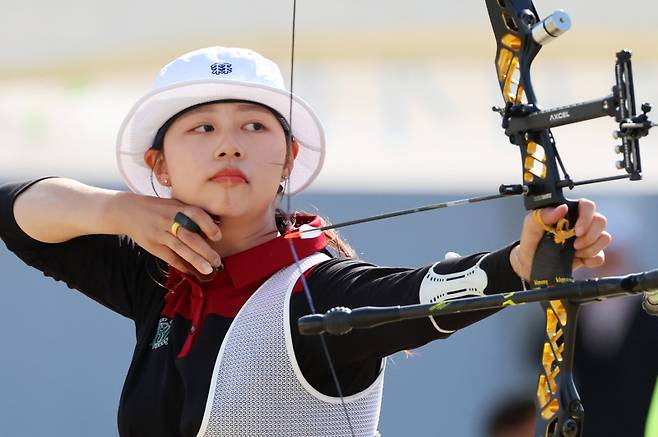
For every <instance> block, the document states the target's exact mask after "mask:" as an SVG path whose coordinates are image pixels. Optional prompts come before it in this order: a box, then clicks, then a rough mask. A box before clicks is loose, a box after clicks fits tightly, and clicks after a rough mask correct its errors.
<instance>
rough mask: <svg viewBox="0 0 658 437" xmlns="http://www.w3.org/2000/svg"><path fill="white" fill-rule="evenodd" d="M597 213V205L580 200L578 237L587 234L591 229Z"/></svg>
mask: <svg viewBox="0 0 658 437" xmlns="http://www.w3.org/2000/svg"><path fill="white" fill-rule="evenodd" d="M595 212H596V204H595V203H594V202H592V201H591V200H588V199H580V200H579V201H578V220H576V225H575V229H576V237H580V236H581V235H583V234H585V233H586V232H587V230H588V229H589V227H590V225H591V223H592V219H593V218H594V213H595Z"/></svg>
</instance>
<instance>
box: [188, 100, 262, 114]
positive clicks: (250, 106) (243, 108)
mask: <svg viewBox="0 0 658 437" xmlns="http://www.w3.org/2000/svg"><path fill="white" fill-rule="evenodd" d="M236 110H237V111H238V112H251V111H256V112H263V113H265V114H271V115H273V114H272V112H271V111H270V110H268V109H267V108H263V107H262V106H260V105H257V104H255V103H238V104H237V107H236ZM204 112H213V110H212V109H211V108H210V107H209V106H208V105H203V106H200V107H198V108H194V109H192V110H190V111H188V112H187V113H186V115H188V114H198V113H204Z"/></svg>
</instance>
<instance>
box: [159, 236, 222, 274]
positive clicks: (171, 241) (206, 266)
mask: <svg viewBox="0 0 658 437" xmlns="http://www.w3.org/2000/svg"><path fill="white" fill-rule="evenodd" d="M178 232H180V230H179V231H178ZM188 232H189V231H188ZM190 233H191V232H190ZM164 234H165V236H164V244H165V246H167V247H169V248H170V249H171V250H173V251H174V252H176V254H177V255H178V256H180V257H181V258H183V259H184V260H185V261H187V262H188V263H190V264H191V265H192V267H194V268H195V269H197V270H198V271H199V272H201V273H202V274H204V275H209V274H211V273H212V271H213V268H212V266H211V265H210V263H209V262H208V261H207V260H206V259H205V258H203V257H202V256H201V255H199V254H198V253H196V252H195V251H194V250H192V249H191V248H190V247H189V246H187V245H186V244H185V243H183V242H182V241H181V240H180V239H179V238H177V237H174V236H173V235H172V234H171V233H169V232H165V233H164Z"/></svg>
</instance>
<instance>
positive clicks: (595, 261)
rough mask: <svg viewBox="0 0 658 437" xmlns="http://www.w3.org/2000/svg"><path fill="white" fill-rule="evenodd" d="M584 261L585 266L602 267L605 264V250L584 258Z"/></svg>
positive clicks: (591, 267)
mask: <svg viewBox="0 0 658 437" xmlns="http://www.w3.org/2000/svg"><path fill="white" fill-rule="evenodd" d="M583 263H584V264H585V267H587V268H590V269H594V268H597V267H601V266H602V265H603V264H605V252H603V251H601V252H599V253H597V254H596V255H595V256H593V257H590V258H586V259H584V260H583Z"/></svg>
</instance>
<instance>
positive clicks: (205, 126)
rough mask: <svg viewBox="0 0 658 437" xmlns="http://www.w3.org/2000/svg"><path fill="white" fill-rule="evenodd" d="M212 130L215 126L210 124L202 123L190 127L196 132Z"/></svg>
mask: <svg viewBox="0 0 658 437" xmlns="http://www.w3.org/2000/svg"><path fill="white" fill-rule="evenodd" d="M214 130H215V128H214V127H213V126H212V125H211V124H202V125H201V126H197V127H195V128H194V129H192V131H194V132H198V133H206V132H212V131H214Z"/></svg>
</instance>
